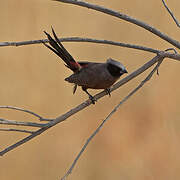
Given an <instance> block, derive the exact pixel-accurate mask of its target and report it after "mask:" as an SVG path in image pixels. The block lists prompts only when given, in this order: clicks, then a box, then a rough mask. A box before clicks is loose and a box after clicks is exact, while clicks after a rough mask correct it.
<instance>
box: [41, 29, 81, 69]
mask: <svg viewBox="0 0 180 180" xmlns="http://www.w3.org/2000/svg"><path fill="white" fill-rule="evenodd" d="M44 33H45V34H46V36H47V38H48V40H49V44H50V45H51V46H49V45H47V44H46V43H43V44H44V45H45V46H46V47H47V48H48V49H50V50H51V51H53V52H54V53H55V54H57V55H58V56H59V57H60V58H61V59H62V60H63V61H64V62H65V63H66V66H67V67H68V68H70V69H71V70H72V71H74V72H76V71H78V70H79V69H80V65H79V64H78V63H77V62H76V61H75V60H74V58H73V57H72V56H71V55H70V54H69V52H68V51H67V50H66V49H65V48H64V46H63V45H62V43H61V42H60V40H59V39H58V38H57V35H56V33H55V32H54V29H53V28H52V33H53V35H54V38H55V39H53V38H52V37H51V36H50V35H49V34H48V33H47V32H46V31H44Z"/></svg>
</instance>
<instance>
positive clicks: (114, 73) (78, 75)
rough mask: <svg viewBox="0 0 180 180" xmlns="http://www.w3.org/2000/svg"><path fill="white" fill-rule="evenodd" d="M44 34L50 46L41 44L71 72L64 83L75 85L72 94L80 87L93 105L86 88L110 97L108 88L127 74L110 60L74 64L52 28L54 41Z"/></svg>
mask: <svg viewBox="0 0 180 180" xmlns="http://www.w3.org/2000/svg"><path fill="white" fill-rule="evenodd" d="M44 33H45V34H46V35H47V37H48V40H49V44H50V45H51V46H49V45H47V44H45V43H43V44H44V45H45V46H46V47H47V48H49V49H50V50H52V51H53V52H54V53H55V54H57V55H58V56H59V57H60V58H61V59H62V60H63V61H64V62H65V63H66V64H65V66H66V67H68V68H69V69H71V70H72V71H73V74H72V75H71V76H69V77H67V78H66V79H65V81H68V82H69V83H73V84H74V85H75V86H74V90H73V94H74V93H75V92H76V89H77V86H81V87H82V90H83V91H84V92H86V93H87V94H88V96H89V99H90V100H91V101H92V103H93V104H95V99H94V97H93V96H92V95H91V94H89V92H88V91H87V89H88V88H90V89H105V90H106V91H107V93H108V94H109V95H110V87H111V86H112V85H113V84H114V83H115V82H116V81H117V80H118V79H119V78H120V76H121V75H123V74H124V73H127V70H126V68H125V67H124V66H123V65H122V64H121V63H120V62H118V61H115V60H113V59H111V58H109V59H108V60H107V61H106V62H105V63H94V62H76V61H75V60H74V58H73V57H72V56H71V55H70V54H69V52H68V51H67V50H66V49H65V48H64V46H63V45H62V43H61V42H60V41H59V39H58V38H57V36H56V34H55V32H54V30H53V28H52V33H53V36H54V39H53V38H52V37H51V36H50V35H49V34H48V33H47V32H45V31H44Z"/></svg>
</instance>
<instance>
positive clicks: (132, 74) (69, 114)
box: [0, 51, 180, 156]
mask: <svg viewBox="0 0 180 180" xmlns="http://www.w3.org/2000/svg"><path fill="white" fill-rule="evenodd" d="M165 55H170V54H169V53H167V52H164V51H163V52H161V53H159V54H158V55H157V56H155V57H154V58H153V59H151V60H150V61H149V62H147V63H146V64H144V65H143V66H141V67H140V68H139V69H137V70H136V71H134V72H133V73H131V74H130V75H128V76H126V77H125V78H123V79H122V80H120V81H119V82H118V83H116V84H115V85H114V86H113V88H112V89H111V92H112V91H114V90H115V89H117V88H119V87H120V86H122V85H123V84H126V83H127V82H129V81H130V80H131V79H133V78H135V77H137V76H138V75H139V74H141V73H143V72H144V71H145V70H147V69H148V68H150V67H151V66H152V65H154V64H155V63H156V62H157V61H158V60H159V56H161V57H166V56H165ZM176 56H178V55H177V54H176ZM176 58H177V57H176ZM179 59H180V56H179ZM105 95H107V93H106V91H102V92H101V93H98V94H97V95H95V99H97V100H98V99H100V98H102V97H104V96H105ZM91 103H92V101H91V100H89V99H88V100H87V101H85V102H83V103H82V104H80V105H78V106H77V107H75V108H73V109H71V110H70V111H68V112H67V113H65V114H63V115H61V116H59V117H57V118H56V119H55V120H53V121H50V122H48V123H47V124H45V126H44V127H43V128H41V129H39V130H37V131H35V132H33V134H31V135H29V136H27V137H26V138H24V139H22V140H20V141H18V142H16V143H15V144H13V145H10V146H9V147H7V148H5V149H4V150H2V151H1V152H0V156H3V155H4V154H6V153H7V152H9V151H11V150H13V149H15V148H16V147H18V146H20V145H22V144H24V143H26V142H27V141H30V140H31V139H33V138H34V137H36V136H38V135H40V134H41V133H43V132H44V131H46V130H47V129H49V128H51V127H53V126H55V125H56V124H58V123H60V122H63V121H65V120H66V119H67V118H69V117H70V116H72V115H74V114H75V113H77V112H79V111H81V110H82V109H84V108H86V107H87V106H89V105H91Z"/></svg>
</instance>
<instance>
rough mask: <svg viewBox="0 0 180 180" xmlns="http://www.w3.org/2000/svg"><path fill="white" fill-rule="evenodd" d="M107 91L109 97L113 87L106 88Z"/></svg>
mask: <svg viewBox="0 0 180 180" xmlns="http://www.w3.org/2000/svg"><path fill="white" fill-rule="evenodd" d="M105 91H106V92H107V94H108V95H109V97H111V88H106V89H105Z"/></svg>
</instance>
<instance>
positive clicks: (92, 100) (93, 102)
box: [89, 95, 97, 104]
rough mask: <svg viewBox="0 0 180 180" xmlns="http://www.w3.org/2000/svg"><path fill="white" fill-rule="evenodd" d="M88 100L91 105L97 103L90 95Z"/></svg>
mask: <svg viewBox="0 0 180 180" xmlns="http://www.w3.org/2000/svg"><path fill="white" fill-rule="evenodd" d="M89 99H90V100H91V102H92V104H95V102H97V100H96V99H95V98H94V97H93V96H91V95H89Z"/></svg>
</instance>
